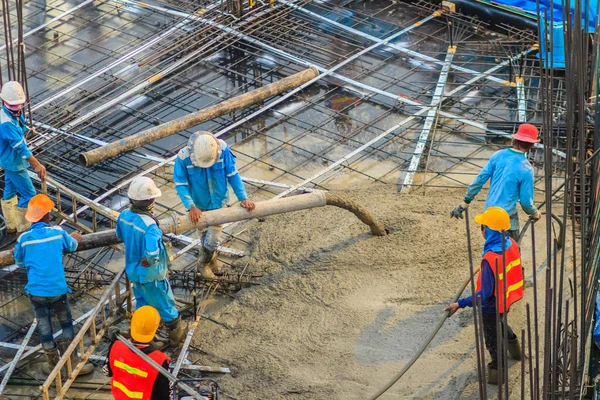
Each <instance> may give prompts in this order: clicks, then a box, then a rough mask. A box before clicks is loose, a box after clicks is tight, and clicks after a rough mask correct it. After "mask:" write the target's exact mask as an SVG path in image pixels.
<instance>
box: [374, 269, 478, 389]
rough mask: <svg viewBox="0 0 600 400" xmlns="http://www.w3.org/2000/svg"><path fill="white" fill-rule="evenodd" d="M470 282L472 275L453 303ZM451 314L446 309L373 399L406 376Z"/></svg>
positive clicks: (453, 301)
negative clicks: (404, 362) (416, 348)
mask: <svg viewBox="0 0 600 400" xmlns="http://www.w3.org/2000/svg"><path fill="white" fill-rule="evenodd" d="M469 282H471V277H469V278H468V279H466V280H465V282H464V283H463V285H462V286H461V288H460V290H459V291H458V293H456V296H454V300H452V303H455V302H457V301H458V299H459V298H460V296H462V293H463V292H464V291H465V288H466V287H467V285H468V284H469ZM449 316H450V312H449V311H444V314H443V315H442V316H441V317H440V320H439V321H438V323H437V325H436V326H435V328H434V329H433V331H431V333H430V334H429V336H428V337H427V340H425V342H424V343H423V344H422V345H421V347H420V348H419V350H418V351H417V352H416V353H415V354H414V355H413V356H412V358H411V359H410V360H409V361H408V362H407V363H406V364H405V365H404V367H402V369H401V370H400V371H399V372H398V373H397V374H396V376H394V377H393V378H392V380H390V381H389V382H388V383H387V384H386V385H385V386H384V387H383V388H382V389H381V390H379V391H378V392H377V394H375V395H374V396H373V397H371V398H370V399H371V400H375V399H378V398H379V397H381V395H383V394H384V393H385V392H387V391H388V390H389V389H390V388H391V387H392V386H394V385H395V384H396V382H398V381H399V380H400V378H402V376H404V374H405V373H406V371H408V370H409V369H410V367H412V366H413V364H414V363H415V362H416V361H417V360H418V359H419V357H421V355H422V354H423V353H424V352H425V350H426V349H427V347H429V344H430V343H431V342H432V341H433V338H434V337H435V336H436V335H437V334H438V332H439V331H440V329H442V325H444V322H446V319H448V317H449Z"/></svg>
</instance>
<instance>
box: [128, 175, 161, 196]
mask: <svg viewBox="0 0 600 400" xmlns="http://www.w3.org/2000/svg"><path fill="white" fill-rule="evenodd" d="M127 196H128V197H129V198H130V199H131V200H136V201H141V200H150V199H155V198H157V197H160V196H162V192H161V191H160V189H159V188H157V187H156V184H155V183H154V181H153V180H152V179H150V178H148V177H146V176H140V177H139V178H135V179H134V180H133V182H131V184H130V185H129V190H128V191H127Z"/></svg>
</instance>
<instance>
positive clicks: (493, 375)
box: [487, 367, 498, 385]
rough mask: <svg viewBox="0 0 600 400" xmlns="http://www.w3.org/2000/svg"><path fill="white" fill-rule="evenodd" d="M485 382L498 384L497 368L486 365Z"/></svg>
mask: <svg viewBox="0 0 600 400" xmlns="http://www.w3.org/2000/svg"><path fill="white" fill-rule="evenodd" d="M487 383H489V384H490V385H497V384H498V370H497V369H495V368H492V367H488V378H487Z"/></svg>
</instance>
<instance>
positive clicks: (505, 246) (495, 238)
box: [444, 206, 523, 384]
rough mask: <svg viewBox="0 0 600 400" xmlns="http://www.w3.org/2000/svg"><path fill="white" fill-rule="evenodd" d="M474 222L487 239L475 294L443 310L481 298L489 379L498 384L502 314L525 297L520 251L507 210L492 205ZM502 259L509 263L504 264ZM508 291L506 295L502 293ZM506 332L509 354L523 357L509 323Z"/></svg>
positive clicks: (516, 358)
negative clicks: (511, 236) (488, 359)
mask: <svg viewBox="0 0 600 400" xmlns="http://www.w3.org/2000/svg"><path fill="white" fill-rule="evenodd" d="M475 222H477V223H479V224H481V234H482V235H483V238H484V239H485V243H484V245H483V254H482V260H481V266H480V270H479V271H480V272H479V274H478V277H477V283H476V284H475V295H474V296H473V295H472V296H468V297H464V298H462V299H460V300H458V302H456V303H451V304H449V305H448V306H447V307H446V308H445V309H444V310H445V311H448V312H449V316H451V315H452V314H454V313H455V312H456V311H457V310H458V309H460V308H466V307H473V298H474V297H475V298H480V299H481V314H482V329H483V336H484V340H485V346H486V348H487V349H488V352H489V353H490V358H491V361H490V363H489V364H488V380H487V381H488V383H491V384H497V383H498V367H499V366H500V367H501V366H502V363H501V362H500V363H499V362H498V348H497V343H498V342H497V341H498V332H500V335H502V332H503V331H504V320H503V318H502V315H503V314H505V313H508V311H509V308H510V306H511V305H512V304H513V303H515V302H516V301H519V300H520V299H522V298H523V269H522V268H521V254H520V251H519V246H518V245H517V242H515V241H514V239H512V238H510V236H508V233H506V231H505V230H506V229H508V228H509V227H510V217H509V215H508V213H507V212H506V210H504V209H502V208H500V207H495V206H492V207H490V208H488V209H487V210H486V211H485V212H484V213H483V214H480V215H477V216H476V217H475ZM503 242H504V243H503ZM503 251H504V255H503ZM503 262H504V263H506V264H505V265H503V264H502V263H503ZM505 291H506V294H505V295H503V293H505ZM503 299H504V300H503ZM497 313H498V314H500V316H499V317H500V318H499V321H500V331H498V329H497V328H498V327H497V325H496V314H497ZM506 332H507V339H508V348H507V350H508V354H509V355H510V357H511V358H512V359H514V360H521V346H520V345H519V340H518V338H517V335H516V334H515V333H514V332H513V330H512V329H511V327H510V326H509V325H508V323H507V324H506ZM500 361H502V360H500Z"/></svg>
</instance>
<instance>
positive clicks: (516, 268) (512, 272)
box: [475, 238, 523, 313]
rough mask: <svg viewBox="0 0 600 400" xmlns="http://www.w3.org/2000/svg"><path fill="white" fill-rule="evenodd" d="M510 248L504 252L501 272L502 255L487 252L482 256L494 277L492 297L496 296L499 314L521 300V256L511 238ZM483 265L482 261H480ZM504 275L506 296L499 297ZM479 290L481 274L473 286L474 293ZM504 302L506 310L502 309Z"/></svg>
mask: <svg viewBox="0 0 600 400" xmlns="http://www.w3.org/2000/svg"><path fill="white" fill-rule="evenodd" d="M510 242H511V246H510V247H509V248H508V249H507V250H506V256H505V258H506V268H504V271H503V270H502V269H503V268H502V254H497V253H494V252H493V251H488V252H487V253H485V254H484V255H483V260H485V261H487V262H488V263H489V264H490V268H491V269H492V273H493V274H494V276H495V277H496V279H495V281H496V282H495V285H494V295H495V296H496V310H497V311H498V312H499V313H504V312H505V311H508V310H509V308H510V306H511V305H512V304H513V303H514V302H516V301H518V300H520V299H522V298H523V268H521V254H520V252H519V245H518V244H517V242H515V241H514V240H513V239H512V238H511V239H510ZM482 263H483V261H482ZM496 263H497V265H498V271H496ZM482 268H483V265H482ZM505 274H506V294H505V295H504V296H501V295H500V296H499V295H498V293H502V292H503V291H504V275H505ZM480 289H481V272H479V275H478V276H477V284H476V285H475V291H479V290H480ZM505 300H506V310H505V309H504V307H505V306H504V303H505Z"/></svg>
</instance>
